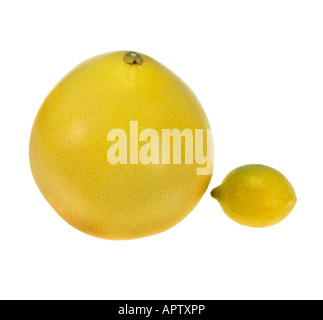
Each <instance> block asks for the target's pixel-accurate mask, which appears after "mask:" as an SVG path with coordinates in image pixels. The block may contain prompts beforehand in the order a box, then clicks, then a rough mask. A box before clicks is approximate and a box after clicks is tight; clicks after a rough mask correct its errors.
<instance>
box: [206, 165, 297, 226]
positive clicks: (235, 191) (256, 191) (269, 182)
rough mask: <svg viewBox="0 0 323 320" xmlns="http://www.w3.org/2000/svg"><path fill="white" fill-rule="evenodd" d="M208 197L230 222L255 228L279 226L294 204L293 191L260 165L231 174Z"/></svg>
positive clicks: (245, 167) (271, 170)
mask: <svg viewBox="0 0 323 320" xmlns="http://www.w3.org/2000/svg"><path fill="white" fill-rule="evenodd" d="M211 195H212V196H213V197H214V198H216V199H217V200H218V201H219V203H220V205H221V207H222V209H223V211H224V212H225V213H226V214H227V215H228V216H229V217H230V218H231V219H232V220H234V221H236V222H238V223H239V224H241V225H244V226H248V227H255V228H263V227H269V226H272V225H275V224H277V223H279V222H280V221H282V220H283V219H285V218H286V217H287V216H288V215H289V213H290V212H291V211H292V209H293V208H294V206H295V204H296V195H295V191H294V188H293V187H292V185H291V184H290V182H289V181H288V180H287V179H286V177H285V176H284V175H283V174H282V173H280V172H279V171H277V170H275V169H273V168H271V167H268V166H264V165H245V166H242V167H239V168H237V169H235V170H233V171H231V172H230V173H229V174H228V175H227V176H226V177H225V179H224V180H223V182H222V184H221V185H220V186H219V187H217V188H215V189H214V190H212V192H211Z"/></svg>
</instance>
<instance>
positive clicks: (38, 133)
mask: <svg viewBox="0 0 323 320" xmlns="http://www.w3.org/2000/svg"><path fill="white" fill-rule="evenodd" d="M209 129H210V125H209V122H208V119H207V117H206V114H205V112H204V110H203V108H202V106H201V104H200V102H199V101H198V99H197V98H196V96H195V95H194V93H193V92H192V91H191V90H190V89H189V87H188V86H187V85H186V84H185V83H184V82H183V81H182V80H181V79H180V78H179V77H177V76H176V75H175V74H174V73H173V72H171V71H170V70H169V69H167V68H166V67H165V66H163V65H162V64H161V63H159V62H157V61H155V60H154V59H152V58H150V57H149V56H147V55H143V54H140V53H136V52H127V51H120V52H112V53H107V54H102V55H99V56H96V57H93V58H91V59H89V60H87V61H85V62H83V63H81V64H80V65H78V66H77V67H76V68H75V69H73V70H72V71H71V72H70V73H68V74H67V75H66V76H65V77H64V78H63V79H62V80H61V81H60V82H59V83H58V84H57V85H56V86H55V87H54V89H53V90H52V91H51V92H50V93H49V95H48V96H47V97H46V99H45V100H44V102H43V104H42V106H41V107H40V110H39V111H38V114H37V116H36V119H35V121H34V125H33V128H32V132H31V137H30V152H29V154H30V165H31V170H32V173H33V176H34V179H35V181H36V183H37V185H38V187H39V189H40V191H41V192H42V194H43V196H44V197H45V198H46V199H47V201H48V202H49V204H50V205H51V206H52V207H53V208H54V209H55V210H56V211H57V213H58V214H59V215H60V216H61V217H62V218H63V219H64V220H65V221H66V222H68V223H69V224H70V225H72V226H73V227H75V228H76V229H78V230H80V231H82V232H84V233H86V234H89V235H92V236H96V237H99V238H104V239H118V240H119V239H120V240H121V239H135V238H141V237H146V236H150V235H153V234H157V233H160V232H163V231H165V230H167V229H169V228H171V227H173V226H174V225H176V224H177V223H179V222H180V221H181V220H182V219H184V218H185V217H186V216H187V215H188V214H189V213H190V212H191V211H192V209H193V208H194V207H195V206H196V205H197V203H198V202H199V200H200V199H201V197H202V196H203V194H204V193H205V191H206V189H207V187H208V185H209V182H210V179H211V175H212V165H213V164H212V155H211V154H210V155H209V162H208V163H206V162H203V163H202V161H201V157H200V159H199V161H195V159H194V161H187V162H186V161H185V162H184V160H183V161H180V160H181V157H183V159H184V155H185V154H186V151H187V150H186V149H185V147H186V140H187V139H186V136H185V135H184V133H185V134H186V133H188V134H191V133H192V134H194V133H195V131H196V130H204V131H203V132H205V130H209ZM147 130H148V131H147ZM149 130H150V131H149ZM163 130H166V132H167V130H177V131H174V132H173V131H172V133H176V132H177V133H178V132H179V133H180V134H183V136H179V142H181V141H182V144H181V145H180V147H179V150H180V152H181V153H180V155H179V156H178V155H177V158H176V159H175V161H173V160H174V159H173V157H172V155H173V153H175V151H170V154H168V155H167V154H166V155H164V154H162V151H164V147H165V145H167V143H166V144H165V143H164V141H161V139H162V137H163V133H164V131H163ZM185 130H186V131H185ZM147 132H148V133H149V132H153V133H154V134H151V135H150V136H149V134H147ZM168 132H169V131H168ZM116 133H118V134H119V135H118V134H116ZM133 133H134V135H133ZM136 135H137V136H136ZM183 137H184V138H185V139H184V138H183ZM194 137H195V136H194ZM182 138H183V139H182ZM170 139H173V141H171V142H170V145H171V146H172V145H173V144H174V141H175V140H174V137H173V136H171V137H170ZM184 140H185V141H184ZM187 141H189V140H187ZM152 142H154V143H155V144H154V145H153V143H152ZM158 142H159V144H158ZM172 142H173V143H172ZM184 142H185V143H184ZM156 143H157V147H156ZM201 148H204V149H203V150H204V153H205V152H206V150H209V149H210V150H211V148H212V140H207V139H204V140H203V143H202V144H200V145H199V149H201ZM174 150H175V149H174ZM210 153H211V152H210ZM164 158H165V159H164ZM169 158H170V160H171V161H167V160H169ZM162 160H165V161H164V162H163V161H162ZM189 160H191V158H189ZM205 166H208V167H209V171H208V172H206V174H198V170H199V169H201V168H204V167H205Z"/></svg>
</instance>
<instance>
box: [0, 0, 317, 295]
mask: <svg viewBox="0 0 323 320" xmlns="http://www.w3.org/2000/svg"><path fill="white" fill-rule="evenodd" d="M0 32H1V49H0V57H1V59H0V87H1V94H0V113H1V114H0V121H1V123H0V130H1V132H0V133H1V157H0V161H1V166H0V173H1V176H0V184H1V192H0V194H1V204H0V259H1V261H0V298H1V299H322V298H323V289H322V287H323V257H322V244H323V210H322V194H323V190H322V178H323V175H322V164H323V156H322V136H323V128H322V112H321V110H322V108H323V2H322V1H311V0H306V1H305V0H304V1H297V0H292V1H286V0H270V1H260V0H254V1H250V0H247V1H241V0H237V1H230V0H223V1H215V0H212V1H196V0H194V1H188V0H185V1H175V0H171V1H169V0H163V1H151V0H149V1H143V0H135V1H129V0H123V1H95V0H91V1H80V0H77V1H72V0H70V1H65V0H64V1H59V0H55V1H34V0H30V1H2V2H1V3H0ZM115 50H134V51H139V52H142V53H145V54H148V55H150V56H151V57H153V58H155V59H156V60H158V61H160V62H161V63H163V64H164V65H166V66H167V67H168V68H170V69H171V70H173V71H174V72H175V73H176V74H177V75H179V76H180V77H181V78H182V79H183V80H184V81H185V82H186V83H187V84H188V85H189V86H190V87H191V88H192V90H193V91H194V92H195V94H196V95H197V96H198V98H199V99H200V101H201V103H202V105H203V107H204V109H205V111H206V113H207V115H208V117H209V121H210V123H211V125H212V128H213V134H214V139H215V169H214V175H213V177H212V181H211V184H210V186H209V190H208V191H207V193H206V194H205V195H204V197H203V198H202V200H201V202H200V203H199V204H198V206H197V207H196V208H195V210H194V211H193V212H192V213H191V214H190V215H189V216H188V217H187V218H186V219H185V220H184V221H182V222H181V223H180V224H178V225H177V226H175V227H174V228H172V229H170V230H168V231H166V232H164V233H162V234H159V235H155V236H152V237H149V238H144V239H140V240H132V241H107V240H101V239H97V238H94V237H91V236H88V235H86V234H83V233H81V232H79V231H77V230H76V229H74V228H72V227H71V226H69V225H68V224H67V223H66V222H64V221H63V220H62V219H61V218H60V217H59V216H58V215H57V214H56V213H55V212H54V211H53V209H52V208H51V207H50V206H49V204H48V203H47V202H46V200H45V199H44V198H43V197H42V195H41V194H40V192H39V190H38V189H37V187H36V184H35V183H34V180H33V178H32V175H31V171H30V168H29V159H28V144H29V135H30V131H31V127H32V123H33V120H34V118H35V115H36V112H37V110H38V108H39V107H40V105H41V103H42V101H43V99H44V98H45V96H46V95H47V94H48V92H49V91H50V90H51V89H52V87H53V86H54V85H55V84H56V83H57V82H58V81H59V80H60V79H61V78H62V77H63V76H64V75H65V74H66V73H67V72H68V71H70V70H71V69H72V68H73V67H74V66H75V65H77V64H78V63H80V62H82V61H83V60H85V59H87V58H90V57H92V56H94V55H97V54H100V53H104V52H108V51H115ZM248 163H261V164H265V165H269V166H272V167H274V168H276V169H278V170H279V171H281V172H282V173H283V174H284V175H286V177H287V178H288V179H289V180H290V182H291V183H292V184H293V186H294V188H295V190H296V193H297V197H298V202H297V205H296V207H295V209H294V210H293V211H292V213H291V214H290V216H289V217H288V218H287V219H286V220H284V221H283V222H282V223H280V224H278V225H276V226H274V227H270V228H266V229H252V228H247V227H242V226H240V225H238V224H236V223H235V222H233V221H231V220H230V219H229V218H227V216H226V215H225V214H224V213H223V212H222V210H221V207H220V206H219V204H218V203H217V202H216V200H214V199H212V198H211V197H210V195H209V192H210V191H211V189H212V188H213V187H215V186H217V185H218V184H220V183H221V181H222V179H223V178H224V177H225V175H226V174H227V173H229V171H231V170H232V169H234V168H236V167H238V166H240V165H244V164H248Z"/></svg>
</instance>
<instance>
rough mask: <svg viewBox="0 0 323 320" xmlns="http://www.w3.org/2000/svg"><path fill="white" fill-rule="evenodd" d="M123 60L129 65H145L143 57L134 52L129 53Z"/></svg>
mask: <svg viewBox="0 0 323 320" xmlns="http://www.w3.org/2000/svg"><path fill="white" fill-rule="evenodd" d="M123 60H124V61H125V62H126V63H129V64H142V63H143V60H142V57H141V55H140V54H139V53H137V52H133V51H130V52H128V53H127V54H126V55H125V56H124V58H123Z"/></svg>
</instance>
